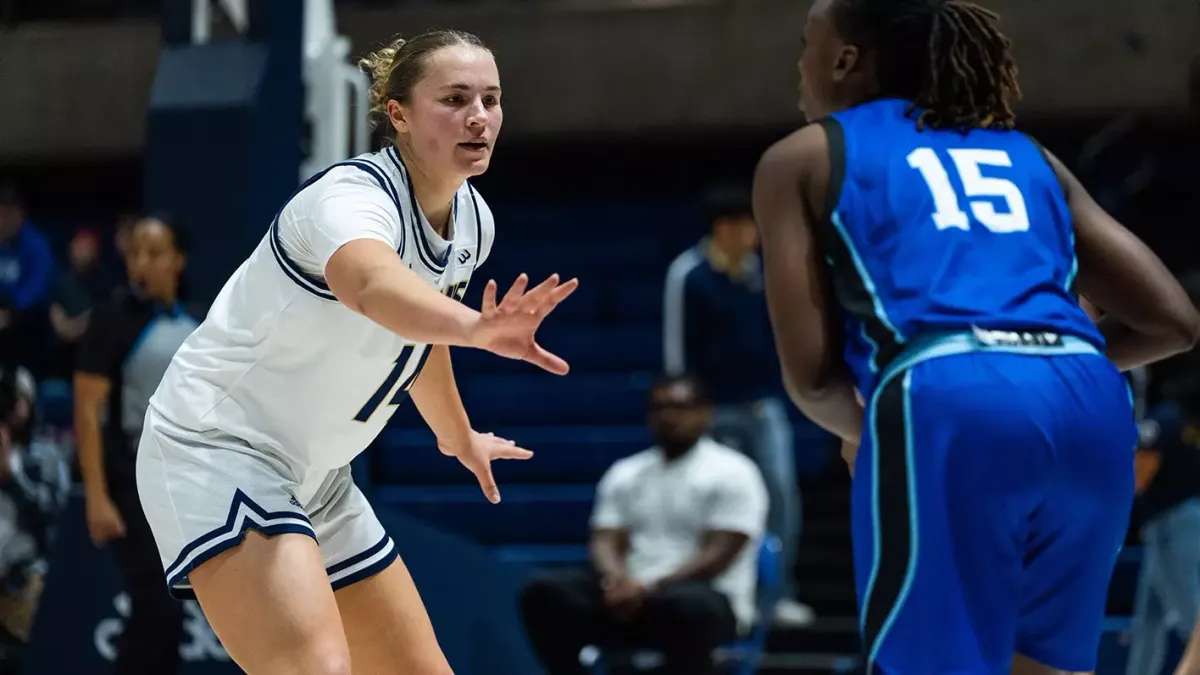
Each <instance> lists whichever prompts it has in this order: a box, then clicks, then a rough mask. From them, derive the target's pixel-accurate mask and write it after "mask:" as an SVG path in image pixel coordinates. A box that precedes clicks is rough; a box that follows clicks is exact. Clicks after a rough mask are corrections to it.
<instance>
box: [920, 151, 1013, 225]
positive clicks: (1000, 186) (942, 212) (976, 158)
mask: <svg viewBox="0 0 1200 675" xmlns="http://www.w3.org/2000/svg"><path fill="white" fill-rule="evenodd" d="M947 152H948V153H949V154H950V159H951V160H953V162H954V167H955V169H956V170H957V172H958V177H959V180H960V182H961V183H962V187H963V192H965V193H966V194H965V197H966V198H967V203H969V204H970V205H971V214H972V215H974V216H975V220H977V221H979V222H980V223H981V224H982V225H983V226H984V227H985V228H987V229H988V230H989V231H991V232H993V233H995V234H1010V233H1012V232H1025V231H1027V230H1029V213H1028V211H1027V210H1026V208H1025V197H1024V196H1023V195H1022V194H1021V190H1020V188H1018V187H1017V186H1016V184H1014V183H1013V182H1012V181H1009V180H1005V179H1003V178H989V177H987V176H984V175H983V171H982V170H981V168H980V167H985V166H1002V167H1011V166H1012V158H1011V157H1009V155H1008V153H1007V152H1005V151H1003V150H983V149H967V148H959V149H954V150H947ZM908 165H909V166H911V167H912V168H914V169H916V170H917V171H920V172H921V177H922V178H924V179H925V184H926V185H928V186H929V191H930V193H932V195H933V206H934V208H935V209H936V211H934V213H933V223H934V225H936V226H937V228H938V229H939V230H945V229H949V228H957V229H960V230H969V229H970V228H971V226H970V218H969V217H968V215H967V212H966V211H963V210H962V207H961V206H960V202H961V200H960V198H959V195H958V193H957V192H955V190H954V185H953V184H951V182H950V175H949V174H948V173H947V172H946V165H945V164H944V163H943V162H942V160H941V158H940V157H938V154H937V152H935V151H934V149H933V148H929V147H924V148H917V149H916V150H913V151H912V152H911V153H909V155H908ZM980 198H985V199H980ZM986 198H991V199H1002V200H1004V202H1005V203H1006V204H1007V205H1008V213H999V212H997V211H996V206H995V204H994V203H993V202H992V201H988V199H986Z"/></svg>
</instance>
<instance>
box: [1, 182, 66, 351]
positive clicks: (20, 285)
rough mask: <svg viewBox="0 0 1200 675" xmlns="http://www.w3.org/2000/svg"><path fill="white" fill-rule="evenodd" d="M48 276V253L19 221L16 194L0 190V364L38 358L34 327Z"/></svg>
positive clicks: (42, 308) (20, 211)
mask: <svg viewBox="0 0 1200 675" xmlns="http://www.w3.org/2000/svg"><path fill="white" fill-rule="evenodd" d="M53 275H54V253H53V252H52V251H51V250H50V244H49V243H47V241H46V238H45V237H43V236H42V233H41V232H39V231H38V230H37V228H36V227H34V225H33V224H32V223H30V222H29V221H28V220H27V219H26V217H25V209H24V205H23V204H22V202H21V198H20V195H19V194H17V191H16V189H15V188H13V187H12V186H0V360H4V361H6V362H7V363H10V364H19V365H24V364H27V363H31V362H33V361H34V360H35V359H36V358H37V356H38V348H37V347H38V345H37V343H38V329H39V327H40V326H41V325H42V316H43V315H42V313H41V312H44V311H45V304H44V303H45V302H46V300H47V299H48V296H49V294H50V289H51V282H52V279H53Z"/></svg>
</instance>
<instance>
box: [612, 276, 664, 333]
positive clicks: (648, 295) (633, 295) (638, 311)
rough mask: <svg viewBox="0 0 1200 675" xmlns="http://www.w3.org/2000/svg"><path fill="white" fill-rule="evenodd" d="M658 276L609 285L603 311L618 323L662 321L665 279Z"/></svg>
mask: <svg viewBox="0 0 1200 675" xmlns="http://www.w3.org/2000/svg"><path fill="white" fill-rule="evenodd" d="M665 274H666V267H663V271H662V272H661V273H660V274H659V275H658V276H653V277H644V278H640V279H639V278H634V279H629V280H625V281H619V282H616V283H613V284H611V285H609V286H608V287H607V288H605V289H604V291H603V299H602V305H601V307H602V311H603V312H605V316H611V317H612V318H614V319H616V320H618V321H630V322H639V323H643V324H646V323H650V322H660V321H662V311H663V279H664V275H665Z"/></svg>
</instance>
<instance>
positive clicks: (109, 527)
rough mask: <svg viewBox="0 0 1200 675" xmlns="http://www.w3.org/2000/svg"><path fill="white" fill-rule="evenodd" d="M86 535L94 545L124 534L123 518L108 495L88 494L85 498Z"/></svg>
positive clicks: (99, 544)
mask: <svg viewBox="0 0 1200 675" xmlns="http://www.w3.org/2000/svg"><path fill="white" fill-rule="evenodd" d="M87 526H88V536H89V537H91V539H92V543H93V544H95V545H96V546H103V545H104V544H105V543H107V542H109V541H112V540H113V539H120V538H121V537H124V536H125V520H124V519H123V518H121V512H120V511H117V506H116V504H113V501H112V499H111V498H110V497H109V496H108V495H90V496H89V497H88V499H87Z"/></svg>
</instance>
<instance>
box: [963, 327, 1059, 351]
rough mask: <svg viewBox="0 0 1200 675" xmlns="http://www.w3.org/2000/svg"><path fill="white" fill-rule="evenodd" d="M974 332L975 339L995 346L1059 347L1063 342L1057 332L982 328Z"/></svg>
mask: <svg viewBox="0 0 1200 675" xmlns="http://www.w3.org/2000/svg"><path fill="white" fill-rule="evenodd" d="M974 332H975V339H976V340H979V341H980V342H982V343H983V344H985V345H990V346H995V347H999V346H1009V347H1061V346H1062V343H1063V341H1062V336H1061V335H1059V334H1058V333H1043V332H1038V333H1034V332H1028V331H1021V332H1018V331H1011V330H984V329H982V328H975V329H974Z"/></svg>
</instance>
